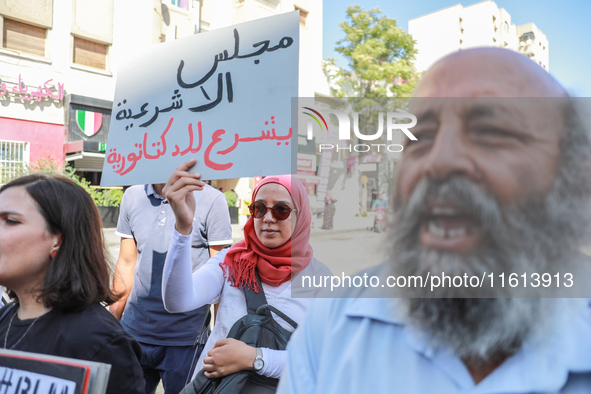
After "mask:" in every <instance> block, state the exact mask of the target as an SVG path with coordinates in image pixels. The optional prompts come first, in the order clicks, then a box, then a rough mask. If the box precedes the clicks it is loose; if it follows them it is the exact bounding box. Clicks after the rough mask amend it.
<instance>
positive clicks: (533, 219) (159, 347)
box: [0, 48, 591, 394]
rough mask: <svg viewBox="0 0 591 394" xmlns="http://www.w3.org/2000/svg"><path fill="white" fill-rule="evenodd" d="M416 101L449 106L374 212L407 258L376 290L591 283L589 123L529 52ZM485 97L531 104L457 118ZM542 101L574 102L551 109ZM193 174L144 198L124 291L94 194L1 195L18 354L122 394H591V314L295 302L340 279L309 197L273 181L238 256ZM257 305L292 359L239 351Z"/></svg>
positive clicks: (17, 183) (13, 191)
mask: <svg viewBox="0 0 591 394" xmlns="http://www.w3.org/2000/svg"><path fill="white" fill-rule="evenodd" d="M414 96H415V97H416V98H435V99H431V100H423V101H415V102H414V104H412V105H411V111H414V113H415V114H416V115H417V118H418V123H417V126H416V128H414V129H413V132H414V133H415V135H416V137H417V140H416V141H409V140H406V142H405V145H404V151H403V155H402V161H401V164H400V168H399V171H398V176H397V179H396V189H395V190H394V191H393V192H392V194H390V195H388V199H386V197H385V196H384V195H379V197H378V196H377V192H376V193H374V194H376V196H375V197H374V198H373V201H372V203H373V204H372V205H373V206H374V207H375V208H383V207H385V206H386V205H388V204H389V203H388V200H389V201H392V203H391V204H392V205H393V209H394V220H393V221H391V222H389V223H392V224H393V225H392V226H389V228H388V237H389V238H388V239H389V240H390V241H391V242H389V244H391V245H387V248H388V249H389V250H390V257H389V259H388V260H387V261H386V262H385V263H383V264H381V265H378V264H379V263H380V262H377V261H376V262H375V263H376V268H374V269H373V271H372V272H374V271H375V272H378V271H379V272H382V271H383V272H385V273H396V274H404V275H420V274H422V273H424V272H427V271H434V272H439V271H442V270H446V271H448V270H449V271H454V270H457V271H461V270H472V271H478V270H479V269H480V268H481V267H489V269H490V267H492V268H495V267H496V268H498V269H499V270H502V268H503V267H507V266H509V267H512V266H515V267H517V266H519V267H529V268H531V270H532V272H533V271H535V270H541V269H543V267H549V266H552V265H553V264H554V265H556V264H564V266H568V267H570V268H572V269H577V267H582V266H588V265H590V263H591V261H590V260H589V258H588V257H587V256H586V255H584V254H582V253H581V252H580V251H579V250H580V247H581V246H583V245H582V243H583V242H585V241H586V239H585V238H584V237H585V235H587V234H588V233H589V228H590V223H591V206H590V201H591V153H590V152H591V138H590V136H589V127H588V123H586V122H588V121H589V119H588V118H586V117H585V116H583V115H582V114H583V110H582V109H580V108H578V107H577V106H576V105H575V103H574V101H573V100H572V99H570V98H569V97H568V94H567V93H566V91H565V90H564V88H563V87H562V86H561V85H560V84H559V83H558V82H557V81H556V80H555V79H554V78H553V77H552V76H551V75H550V74H549V73H547V72H546V71H545V70H543V69H542V68H541V67H539V66H538V65H537V64H535V63H534V62H532V61H531V60H529V59H527V58H526V57H525V56H523V55H521V54H518V53H516V52H512V51H509V50H505V49H499V48H478V49H470V50H465V51H460V52H458V53H455V54H452V55H449V56H447V57H445V58H443V59H442V60H440V61H438V62H437V63H435V64H434V65H433V66H432V67H431V68H430V69H429V70H428V71H427V72H426V74H425V75H424V76H423V77H422V80H421V81H420V82H419V84H418V85H417V89H416V91H415V94H414ZM483 96H484V97H494V98H507V97H509V98H523V99H524V100H521V101H514V100H513V101H509V102H510V103H512V104H511V105H510V106H508V105H507V103H506V102H502V103H500V104H499V103H497V104H495V105H488V106H486V105H484V102H479V101H474V100H471V101H470V100H468V101H455V100H452V99H451V98H465V97H467V98H471V99H473V98H475V97H483ZM442 97H444V98H446V99H445V100H438V99H437V98H442ZM540 97H542V98H553V99H556V100H547V101H533V103H535V105H534V104H532V101H531V98H540ZM526 98H528V99H530V100H529V101H528V100H525V99H526ZM194 164H195V160H194V159H192V160H190V161H188V162H186V163H184V164H183V165H181V166H180V167H178V168H177V169H176V170H175V171H174V172H173V173H172V175H171V176H170V178H169V180H168V182H167V183H166V184H156V185H140V186H134V187H131V188H129V189H128V190H127V191H126V193H125V196H124V200H123V203H122V208H121V215H120V218H119V224H118V227H117V233H118V234H119V235H120V236H121V238H122V240H121V248H120V256H119V259H118V261H117V265H116V269H115V275H114V280H113V283H112V284H111V283H109V280H110V279H109V277H110V276H109V275H110V270H109V265H108V262H107V258H106V255H105V253H106V252H105V247H104V242H103V239H102V231H101V226H100V223H101V221H100V217H99V215H98V211H97V209H96V207H95V205H94V203H93V201H92V199H91V198H90V197H89V195H88V194H87V193H86V192H85V191H84V190H83V189H82V188H81V187H79V186H77V185H76V184H75V183H73V182H72V181H70V180H68V179H66V178H63V177H60V176H48V175H29V176H25V177H21V178H17V179H16V180H14V181H12V182H10V183H8V184H6V185H4V186H2V188H1V189H0V285H2V286H4V287H5V288H6V289H8V293H9V295H10V297H11V299H12V302H11V303H9V304H8V305H6V306H4V307H3V308H2V309H0V347H2V348H3V349H12V350H21V351H27V352H35V353H43V354H50V355H56V356H63V357H70V358H77V359H83V360H91V361H97V362H102V363H107V364H110V365H111V366H112V368H111V374H110V378H109V383H108V387H107V393H108V394H115V393H121V394H129V393H131V394H133V393H146V394H152V393H154V392H155V390H156V387H157V385H158V384H159V382H160V381H162V385H163V387H164V390H165V392H166V394H178V393H180V392H183V393H187V394H188V393H196V392H198V390H199V387H197V386H196V384H195V383H193V382H196V381H197V380H193V379H195V378H196V377H198V376H199V375H200V374H201V375H203V376H205V377H206V378H207V379H211V380H216V381H218V382H219V381H220V379H221V378H224V377H227V376H232V375H234V374H237V373H244V372H245V371H246V372H247V374H246V375H245V376H248V379H251V377H255V376H262V377H266V378H272V379H279V385H278V387H277V392H280V393H301V394H308V393H322V394H329V393H339V394H340V393H392V392H401V393H410V394H413V393H468V392H471V393H472V392H473V393H476V392H479V393H481V392H482V393H484V392H489V393H515V392H522V393H550V392H552V393H563V394H566V393H569V394H574V393H589V392H591V313H590V311H589V305H588V302H587V299H550V300H545V299H542V298H536V299H534V298H531V299H527V298H510V295H509V297H507V293H498V294H496V295H494V296H495V297H496V296H497V295H498V297H497V298H458V297H456V295H455V294H452V293H448V296H449V297H446V298H424V297H423V298H415V297H399V298H397V299H392V298H390V299H386V298H374V297H371V293H368V294H365V290H361V291H358V292H356V293H351V294H349V297H348V298H347V297H345V298H340V299H319V300H313V298H314V296H315V294H313V293H311V294H310V296H309V297H306V298H296V297H291V290H292V281H291V280H292V279H293V278H294V277H297V276H298V275H323V276H324V275H330V271H329V270H328V268H327V267H326V266H324V265H323V264H322V263H321V262H319V261H317V260H316V259H315V258H314V256H313V250H312V247H311V245H310V242H309V238H310V231H311V230H310V228H311V219H312V218H311V210H310V203H309V200H308V196H307V193H306V190H305V188H304V186H303V185H302V184H301V183H300V182H299V181H298V180H297V179H295V178H292V177H291V176H289V175H281V176H267V177H266V178H264V179H263V180H262V181H261V182H260V183H259V184H258V185H257V186H256V188H255V189H254V191H253V193H252V198H251V201H252V202H251V203H250V206H249V213H250V215H251V216H250V218H249V219H248V221H247V222H246V225H245V226H244V240H243V241H240V242H238V243H236V244H234V245H231V246H230V244H231V242H232V239H231V228H230V222H229V215H228V210H227V206H226V202H225V199H224V196H223V194H222V193H221V192H220V191H218V190H215V189H214V188H212V187H211V186H209V185H207V184H206V183H205V182H203V181H202V180H201V179H200V176H199V174H195V173H191V172H189V169H190V168H191V167H192V166H193V165H194ZM327 198H329V199H330V198H331V197H327ZM335 201H336V200H331V201H327V202H326V203H327V205H331V206H332V211H331V212H332V213H334V202H335ZM327 220H328V221H329V222H330V223H328V222H327ZM327 220H325V222H324V227H327V228H332V216H331V217H328V218H327ZM390 227H391V228H390ZM548 234H550V235H548ZM544 264H546V265H544ZM247 291H253V292H254V293H259V292H262V293H264V295H265V297H266V300H267V302H268V305H269V306H271V307H272V308H273V309H271V310H274V311H280V312H282V313H281V314H279V312H277V313H271V312H270V313H269V317H272V318H273V319H275V320H276V321H277V322H278V323H279V325H280V326H281V327H283V328H284V329H285V330H288V331H290V332H292V331H293V332H294V335H293V336H292V338H291V340H290V341H289V344H288V346H287V350H277V349H272V348H268V347H259V348H257V347H254V346H252V345H248V344H246V343H244V342H242V341H240V340H237V339H233V338H227V336H228V335H229V333H230V332H231V329H232V327H233V326H234V324H235V323H236V322H237V321H239V320H240V319H241V318H243V317H244V316H245V315H247V314H249V308H248V307H247V300H246V298H245V297H246V296H245V294H247V293H246V292H247ZM212 304H218V306H217V308H216V309H215V313H214V314H215V316H214V317H215V323H214V325H213V331H211V333H209V332H208V331H207V326H208V324H207V319H206V315H207V314H208V310H209V309H210V305H212ZM106 306H109V309H110V311H111V312H112V313H109V310H108V309H107V308H105V307H106ZM293 323H296V324H293ZM294 325H295V326H298V328H297V329H295V331H294ZM203 334H205V335H203ZM253 379H254V378H253ZM255 380H256V379H255ZM217 390H220V391H216V392H220V393H228V391H227V390H226V391H223V387H221V386H218V387H217ZM261 390H262V389H261ZM272 391H275V389H273V390H272ZM211 392H213V391H211ZM255 392H257V391H256V390H255ZM261 392H269V391H261Z"/></svg>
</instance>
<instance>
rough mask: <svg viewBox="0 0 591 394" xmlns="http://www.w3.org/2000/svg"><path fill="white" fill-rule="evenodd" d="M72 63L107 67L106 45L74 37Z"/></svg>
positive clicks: (104, 68) (101, 67)
mask: <svg viewBox="0 0 591 394" xmlns="http://www.w3.org/2000/svg"><path fill="white" fill-rule="evenodd" d="M73 62H74V63H76V64H80V65H82V66H89V67H94V68H100V69H101V70H106V69H107V46H106V45H105V44H99V43H98V42H93V41H88V40H85V39H83V38H79V37H74V60H73Z"/></svg>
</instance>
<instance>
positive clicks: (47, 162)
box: [2, 157, 123, 207]
mask: <svg viewBox="0 0 591 394" xmlns="http://www.w3.org/2000/svg"><path fill="white" fill-rule="evenodd" d="M38 173H41V174H59V175H63V176H65V177H67V178H70V179H71V180H73V181H74V182H76V183H77V184H78V185H80V187H82V188H83V189H84V190H86V192H88V194H90V197H92V200H93V201H94V203H95V204H96V205H97V206H100V207H118V206H119V205H121V199H122V198H123V190H120V189H103V190H97V189H94V188H91V187H90V182H89V181H87V180H86V179H85V178H83V177H81V176H79V175H78V174H76V170H75V169H73V168H72V167H70V166H69V165H68V164H64V165H59V164H58V163H57V162H56V161H55V160H54V159H53V158H52V157H39V158H38V159H37V160H35V161H34V162H32V163H31V165H27V164H22V163H18V167H17V168H12V169H11V171H10V174H8V173H7V174H6V175H5V171H3V176H2V183H8V182H10V181H11V180H12V179H15V178H18V177H21V176H24V175H28V174H38Z"/></svg>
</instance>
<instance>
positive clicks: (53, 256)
mask: <svg viewBox="0 0 591 394" xmlns="http://www.w3.org/2000/svg"><path fill="white" fill-rule="evenodd" d="M58 250H59V249H54V250H52V251H51V253H50V254H49V255H50V256H51V259H52V260H53V259H55V256H57V251H58Z"/></svg>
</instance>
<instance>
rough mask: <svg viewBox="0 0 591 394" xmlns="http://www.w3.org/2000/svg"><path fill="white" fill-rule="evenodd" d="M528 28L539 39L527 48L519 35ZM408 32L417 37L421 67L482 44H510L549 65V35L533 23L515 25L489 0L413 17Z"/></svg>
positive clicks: (427, 66)
mask: <svg viewBox="0 0 591 394" xmlns="http://www.w3.org/2000/svg"><path fill="white" fill-rule="evenodd" d="M528 31H532V32H534V34H535V37H536V40H535V43H533V44H534V45H529V46H527V48H526V47H524V46H522V45H520V43H519V37H521V35H522V34H523V33H525V32H528ZM408 32H409V33H410V34H411V35H412V36H413V38H414V39H415V40H416V41H417V45H416V48H417V50H418V55H417V58H416V63H415V64H416V67H417V69H418V70H419V71H424V70H426V69H427V68H429V66H430V65H431V64H433V63H434V62H435V61H437V60H438V59H440V58H441V57H443V56H445V55H447V54H449V53H451V52H455V51H458V50H461V49H466V48H471V47H480V46H498V47H503V48H509V49H512V50H514V51H518V52H520V53H524V54H526V55H529V57H530V58H532V60H534V61H535V62H537V63H539V64H540V65H541V66H543V67H544V68H545V69H546V70H548V69H549V68H548V40H547V39H546V36H545V35H544V34H543V33H542V32H541V31H540V30H539V29H538V28H537V27H536V26H535V25H534V24H533V23H529V24H526V25H522V26H515V25H514V24H512V23H511V15H510V14H509V12H507V10H505V9H503V8H499V7H498V6H497V5H496V3H495V2H493V1H490V0H485V1H482V2H479V3H476V4H473V5H469V6H466V7H464V6H462V5H461V4H456V5H454V6H451V7H448V8H445V9H442V10H439V11H435V12H432V13H430V14H427V15H423V16H421V17H418V18H415V19H411V20H410V21H409V22H408ZM543 48H545V49H543Z"/></svg>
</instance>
